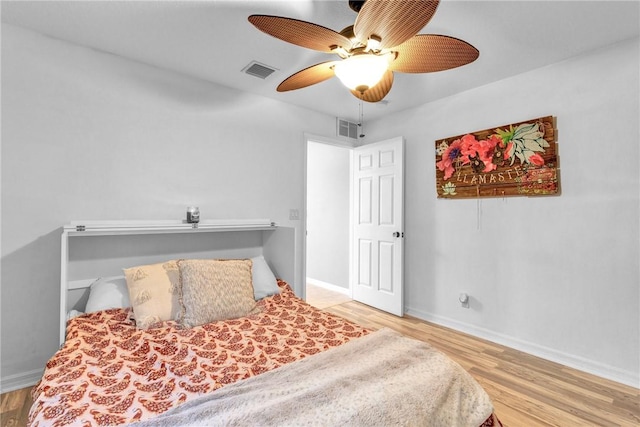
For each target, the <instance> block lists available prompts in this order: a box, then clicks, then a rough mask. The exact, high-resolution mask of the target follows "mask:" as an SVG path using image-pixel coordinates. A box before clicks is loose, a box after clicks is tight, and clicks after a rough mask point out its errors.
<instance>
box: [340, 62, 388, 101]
mask: <svg viewBox="0 0 640 427" xmlns="http://www.w3.org/2000/svg"><path fill="white" fill-rule="evenodd" d="M388 68H389V55H388V54H387V55H375V54H373V53H362V54H358V55H353V56H351V57H349V58H347V59H345V60H343V61H340V62H338V63H337V64H336V65H335V67H334V69H333V71H334V73H335V74H336V76H338V78H339V79H340V81H341V82H342V84H343V85H345V86H346V87H348V88H349V89H351V90H356V91H358V92H364V91H365V90H367V89H369V88H372V87H374V86H375V85H376V84H378V82H379V81H380V80H381V79H382V77H383V76H384V73H385V72H386V71H387V69H388Z"/></svg>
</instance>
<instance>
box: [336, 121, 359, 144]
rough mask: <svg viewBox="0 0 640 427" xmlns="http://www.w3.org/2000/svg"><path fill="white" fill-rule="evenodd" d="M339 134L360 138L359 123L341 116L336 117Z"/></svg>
mask: <svg viewBox="0 0 640 427" xmlns="http://www.w3.org/2000/svg"><path fill="white" fill-rule="evenodd" d="M336 124H337V129H336V131H337V134H338V136H344V137H345V138H351V139H358V124H357V123H353V122H350V121H348V120H345V119H341V118H339V117H337V118H336Z"/></svg>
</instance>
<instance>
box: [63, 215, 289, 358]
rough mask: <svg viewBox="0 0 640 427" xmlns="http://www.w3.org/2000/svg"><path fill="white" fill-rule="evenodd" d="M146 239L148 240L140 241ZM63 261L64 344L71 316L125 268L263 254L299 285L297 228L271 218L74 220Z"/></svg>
mask: <svg viewBox="0 0 640 427" xmlns="http://www.w3.org/2000/svg"><path fill="white" fill-rule="evenodd" d="M142 236H144V238H141V237H142ZM61 245H62V247H61V249H62V250H61V262H60V345H62V344H63V343H64V340H65V332H66V323H67V313H68V312H69V311H70V310H78V311H83V310H84V307H85V305H86V302H87V298H88V296H89V287H90V286H91V284H92V283H93V282H94V281H95V280H97V279H98V278H100V277H102V278H111V277H122V276H123V273H122V268H127V267H133V266H136V265H143V264H151V263H157V262H163V261H168V260H170V259H177V258H251V257H254V256H258V255H263V256H264V257H265V259H266V260H267V263H268V264H269V267H271V269H272V271H273V272H274V274H275V275H276V276H278V277H279V278H281V279H283V280H285V281H286V282H287V283H289V284H290V285H291V286H292V288H293V289H294V290H297V289H298V286H296V285H297V284H296V283H295V228H293V227H281V226H278V225H277V224H275V223H274V222H271V221H270V220H268V219H251V220H226V221H203V222H201V223H199V224H196V225H195V226H194V224H188V223H184V222H182V221H74V222H72V223H70V224H68V225H66V226H64V227H63V232H62V241H61Z"/></svg>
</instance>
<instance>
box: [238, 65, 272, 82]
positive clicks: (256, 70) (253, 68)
mask: <svg viewBox="0 0 640 427" xmlns="http://www.w3.org/2000/svg"><path fill="white" fill-rule="evenodd" d="M242 71H243V72H245V73H247V74H250V75H252V76H254V77H259V78H261V79H266V78H267V77H269V76H270V75H271V74H272V73H273V72H274V71H276V69H275V68H273V67H270V66H268V65H265V64H261V63H259V62H257V61H251V63H250V64H249V65H247V66H246V67H244V68H243V69H242Z"/></svg>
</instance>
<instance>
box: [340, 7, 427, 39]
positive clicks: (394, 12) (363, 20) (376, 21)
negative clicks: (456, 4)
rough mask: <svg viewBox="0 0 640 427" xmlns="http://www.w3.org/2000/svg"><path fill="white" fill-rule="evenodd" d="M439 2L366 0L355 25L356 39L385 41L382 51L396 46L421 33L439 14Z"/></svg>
mask: <svg viewBox="0 0 640 427" xmlns="http://www.w3.org/2000/svg"><path fill="white" fill-rule="evenodd" d="M438 4H439V0H420V1H418V0H410V1H399V0H367V1H366V2H365V3H364V5H363V6H362V9H360V13H359V14H358V17H357V18H356V23H355V24H354V26H353V30H354V33H355V35H356V38H357V39H358V40H359V41H361V42H362V43H364V42H366V41H367V40H368V39H369V37H370V36H371V35H372V34H375V35H376V36H378V37H380V38H382V42H381V48H382V49H390V48H392V47H394V46H397V45H399V44H401V43H403V42H405V41H406V40H408V39H410V38H411V37H413V36H415V35H416V34H417V33H418V31H420V30H422V28H424V26H425V25H427V23H428V22H429V21H430V20H431V17H432V16H433V14H434V13H435V12H436V8H437V7H438Z"/></svg>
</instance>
